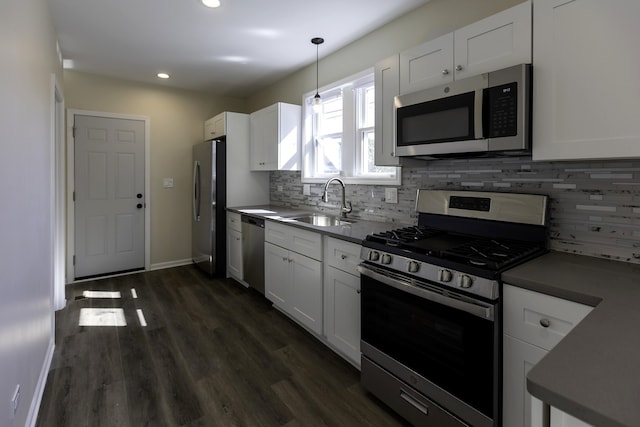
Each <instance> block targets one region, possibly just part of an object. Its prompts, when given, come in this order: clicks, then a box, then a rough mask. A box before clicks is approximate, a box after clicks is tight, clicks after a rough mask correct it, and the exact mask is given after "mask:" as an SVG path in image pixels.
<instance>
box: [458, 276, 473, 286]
mask: <svg viewBox="0 0 640 427" xmlns="http://www.w3.org/2000/svg"><path fill="white" fill-rule="evenodd" d="M458 285H460V287H461V288H464V289H468V288H470V287H471V285H473V279H472V278H471V277H469V276H467V275H466V274H462V275H460V277H458Z"/></svg>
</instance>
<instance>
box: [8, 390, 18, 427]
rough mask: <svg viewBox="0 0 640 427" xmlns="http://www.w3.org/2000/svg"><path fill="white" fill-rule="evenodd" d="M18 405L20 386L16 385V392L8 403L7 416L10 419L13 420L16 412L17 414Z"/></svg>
mask: <svg viewBox="0 0 640 427" xmlns="http://www.w3.org/2000/svg"><path fill="white" fill-rule="evenodd" d="M19 404H20V384H17V385H16V390H15V391H14V392H13V397H11V402H9V415H10V417H11V419H13V418H15V416H16V412H18V405H19Z"/></svg>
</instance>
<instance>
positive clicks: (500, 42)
mask: <svg viewBox="0 0 640 427" xmlns="http://www.w3.org/2000/svg"><path fill="white" fill-rule="evenodd" d="M531 37H532V36H531V2H524V3H521V4H519V5H517V6H514V7H512V8H509V9H506V10H504V11H502V12H500V13H497V14H495V15H491V16H489V17H487V18H485V19H482V20H480V21H478V22H474V23H473V24H471V25H467V26H466V27H463V28H461V29H460V30H457V31H456V32H455V33H454V46H455V48H454V55H453V56H454V76H455V78H456V79H462V78H465V77H471V76H475V75H478V74H482V73H488V72H489V71H495V70H499V69H501V68H507V67H510V66H512V65H518V64H523V63H531Z"/></svg>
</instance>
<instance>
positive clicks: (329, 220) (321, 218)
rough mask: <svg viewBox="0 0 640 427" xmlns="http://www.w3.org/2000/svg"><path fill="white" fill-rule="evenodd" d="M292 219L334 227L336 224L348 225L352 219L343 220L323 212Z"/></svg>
mask: <svg viewBox="0 0 640 427" xmlns="http://www.w3.org/2000/svg"><path fill="white" fill-rule="evenodd" d="M291 220H293V221H298V222H304V223H305V224H311V225H317V226H319V227H335V226H338V225H349V224H352V223H353V222H354V221H345V220H343V219H341V218H339V217H337V216H331V215H324V214H310V215H302V216H297V217H293V218H291Z"/></svg>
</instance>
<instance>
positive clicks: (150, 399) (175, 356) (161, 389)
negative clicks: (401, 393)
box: [37, 266, 406, 427]
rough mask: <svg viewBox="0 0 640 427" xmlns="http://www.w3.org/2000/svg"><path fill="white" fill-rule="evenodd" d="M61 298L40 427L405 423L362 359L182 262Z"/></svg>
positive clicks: (256, 297)
mask: <svg viewBox="0 0 640 427" xmlns="http://www.w3.org/2000/svg"><path fill="white" fill-rule="evenodd" d="M132 288H133V289H135V291H136V293H137V298H133V296H132V293H131V289H132ZM84 290H100V291H120V292H121V298H120V299H93V298H83V297H82V293H83V291H84ZM67 300H68V304H67V307H66V308H65V309H64V310H61V311H59V312H57V313H56V350H55V353H54V356H53V361H52V366H51V371H50V372H49V376H48V379H47V384H46V388H45V392H44V396H43V400H42V403H41V406H40V411H39V416H38V421H37V426H39V427H45V426H56V427H61V426H72V427H78V426H91V427H94V426H118V427H123V426H130V427H138V426H194V427H195V426H291V427H293V426H404V425H406V424H405V423H404V422H403V421H402V420H401V419H400V418H398V417H397V416H396V415H395V414H394V413H393V412H391V411H390V410H389V409H388V408H386V407H385V406H384V405H383V404H381V403H380V402H379V401H377V400H376V399H375V398H374V397H372V396H371V395H369V394H367V393H366V392H365V391H364V390H363V389H362V387H361V386H360V384H359V372H358V370H356V369H355V368H353V367H352V366H351V365H349V364H348V363H347V362H345V361H344V360H342V359H341V358H340V357H339V356H337V355H336V354H334V353H333V352H332V351H331V350H329V349H328V348H327V347H326V346H324V345H323V344H322V343H320V342H319V341H317V340H316V339H315V338H313V337H312V336H311V335H309V334H308V333H307V332H305V331H304V330H303V329H301V328H300V327H299V326H297V325H296V324H295V323H293V322H292V321H291V320H289V319H288V318H287V317H285V316H284V315H282V314H281V313H280V312H278V311H277V310H275V309H273V308H272V307H271V304H270V303H269V302H268V301H267V300H266V299H265V298H264V297H263V296H262V295H260V294H259V293H257V292H255V291H253V290H249V289H245V288H244V287H242V286H241V285H239V284H238V283H236V282H234V281H232V280H228V279H226V280H222V279H208V278H206V277H205V276H204V275H202V274H201V273H200V272H198V271H197V270H195V269H194V268H193V267H192V266H186V267H178V268H172V269H166V270H158V271H152V272H145V273H138V274H131V275H127V276H121V277H116V278H107V279H101V280H96V281H90V282H84V283H79V284H75V285H71V286H68V287H67ZM98 307H99V308H104V307H122V308H123V309H124V313H125V318H126V322H127V326H125V327H115V326H97V327H92V326H78V319H79V313H80V309H81V308H98ZM138 309H140V310H142V312H143V314H144V317H145V319H146V322H147V326H146V327H143V326H141V325H140V322H139V320H138V316H137V314H136V310H138Z"/></svg>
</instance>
